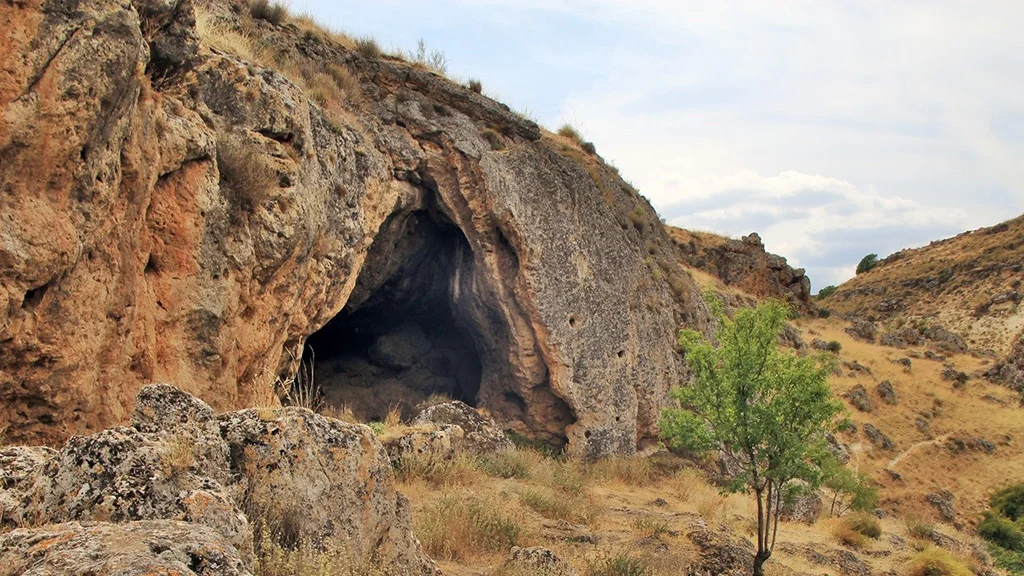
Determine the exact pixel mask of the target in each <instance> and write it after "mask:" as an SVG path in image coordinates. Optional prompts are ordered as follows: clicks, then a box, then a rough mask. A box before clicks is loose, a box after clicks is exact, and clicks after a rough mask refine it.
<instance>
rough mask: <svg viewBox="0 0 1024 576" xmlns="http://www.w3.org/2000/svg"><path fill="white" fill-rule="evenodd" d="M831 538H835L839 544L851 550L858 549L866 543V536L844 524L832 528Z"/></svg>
mask: <svg viewBox="0 0 1024 576" xmlns="http://www.w3.org/2000/svg"><path fill="white" fill-rule="evenodd" d="M832 536H835V538H836V540H838V541H839V542H841V543H843V544H845V545H847V546H851V547H853V548H860V547H861V546H863V545H864V544H865V543H866V542H867V541H868V539H867V537H866V536H864V535H863V534H861V533H860V532H857V531H856V530H854V529H853V528H851V527H850V526H848V525H847V524H846V523H845V522H840V523H838V524H836V525H835V526H834V527H833V528H832Z"/></svg>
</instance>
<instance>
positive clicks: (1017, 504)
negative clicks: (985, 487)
mask: <svg viewBox="0 0 1024 576" xmlns="http://www.w3.org/2000/svg"><path fill="white" fill-rule="evenodd" d="M990 504H991V508H989V509H988V511H986V512H985V515H984V517H983V518H982V520H981V522H980V523H978V534H980V535H981V537H982V538H984V539H985V540H986V541H987V542H988V543H989V545H990V547H991V550H992V555H993V556H995V558H996V565H997V566H999V567H1001V568H1003V569H1005V570H1007V571H1009V572H1011V573H1014V574H1016V573H1018V571H1019V570H1021V569H1024V482H1022V483H1020V484H1015V485H1013V486H1008V487H1006V488H1003V489H1002V490H1000V491H998V492H996V493H995V494H993V495H992V499H991V500H990Z"/></svg>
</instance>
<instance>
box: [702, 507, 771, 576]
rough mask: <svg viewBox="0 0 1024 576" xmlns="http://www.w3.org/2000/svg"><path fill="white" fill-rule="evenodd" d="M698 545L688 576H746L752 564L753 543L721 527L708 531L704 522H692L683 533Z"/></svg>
mask: <svg viewBox="0 0 1024 576" xmlns="http://www.w3.org/2000/svg"><path fill="white" fill-rule="evenodd" d="M686 536H687V538H689V539H690V541H691V542H693V543H694V545H696V546H697V551H698V558H697V560H696V561H695V562H694V563H693V564H691V565H690V568H689V569H688V570H687V574H688V576H748V575H749V574H750V567H751V566H753V565H754V554H753V552H751V550H753V549H754V545H753V543H752V542H750V541H749V540H747V539H746V538H741V537H739V536H737V535H736V534H734V533H733V532H732V531H730V530H729V529H728V528H726V527H724V526H719V527H718V528H717V529H711V528H710V527H709V526H708V525H707V523H706V522H705V521H703V520H695V521H694V522H693V523H692V524H690V526H689V529H688V531H687V533H686Z"/></svg>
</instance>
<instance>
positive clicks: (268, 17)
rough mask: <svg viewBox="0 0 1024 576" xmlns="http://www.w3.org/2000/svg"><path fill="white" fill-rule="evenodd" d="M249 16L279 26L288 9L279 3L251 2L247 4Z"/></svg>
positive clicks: (262, 0) (267, 1)
mask: <svg viewBox="0 0 1024 576" xmlns="http://www.w3.org/2000/svg"><path fill="white" fill-rule="evenodd" d="M249 15H250V16H252V17H253V18H256V19H258V20H265V21H267V22H270V23H271V24H273V25H274V26H279V25H280V24H281V22H284V19H285V17H287V16H288V8H286V7H285V5H284V4H281V3H279V2H271V1H270V0H252V1H251V2H249Z"/></svg>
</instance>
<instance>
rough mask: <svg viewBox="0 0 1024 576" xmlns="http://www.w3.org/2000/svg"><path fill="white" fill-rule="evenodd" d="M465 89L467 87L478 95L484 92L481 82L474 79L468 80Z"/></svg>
mask: <svg viewBox="0 0 1024 576" xmlns="http://www.w3.org/2000/svg"><path fill="white" fill-rule="evenodd" d="M466 87H468V88H469V89H470V90H472V91H473V92H476V93H477V94H480V93H482V92H483V91H484V84H483V82H481V81H479V80H477V79H476V78H470V79H469V82H467V83H466Z"/></svg>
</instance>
